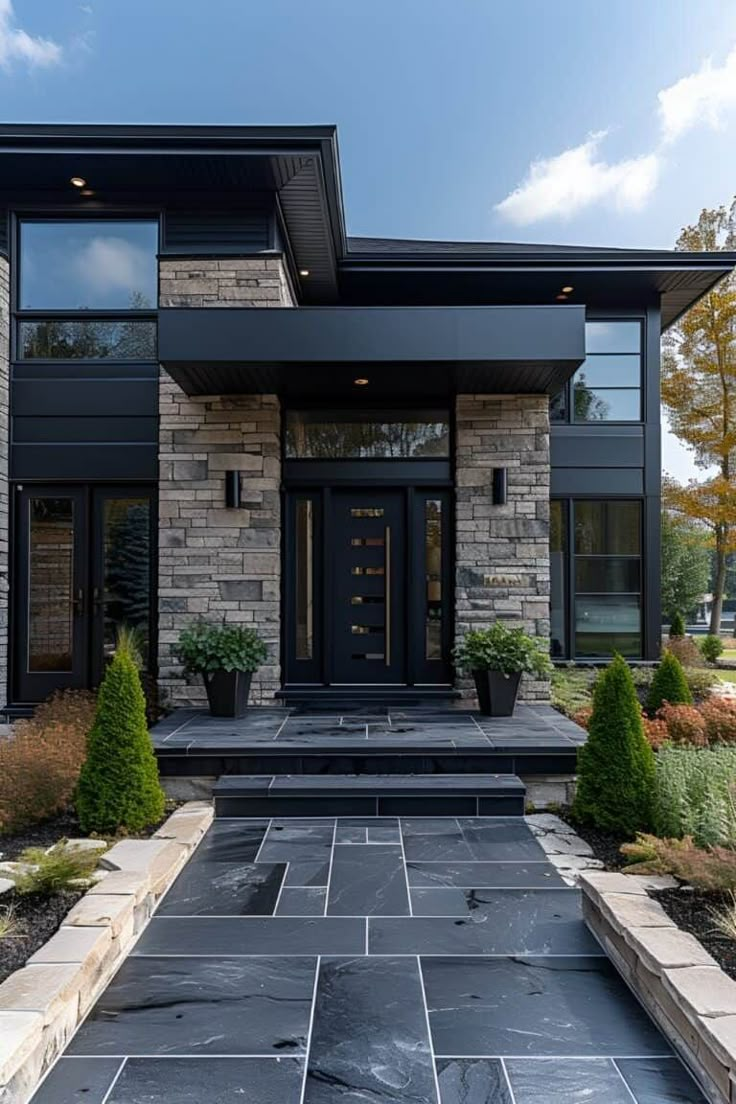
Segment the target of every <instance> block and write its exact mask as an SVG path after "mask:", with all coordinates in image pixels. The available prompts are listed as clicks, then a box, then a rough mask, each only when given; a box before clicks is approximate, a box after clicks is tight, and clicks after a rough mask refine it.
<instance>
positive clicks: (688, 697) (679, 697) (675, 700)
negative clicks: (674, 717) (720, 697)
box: [647, 651, 693, 717]
mask: <svg viewBox="0 0 736 1104" xmlns="http://www.w3.org/2000/svg"><path fill="white" fill-rule="evenodd" d="M665 702H669V703H670V705H692V703H693V696H692V694H691V693H690V687H689V686H688V684H687V679H686V677H685V672H684V670H683V667H682V664H681V663H680V661H679V659H678V658H677V656H675V655H673V654H672V652H670V651H665V653H664V655H663V656H662V661H661V663H660V664H659V667H658V668H657V670H656V671H655V672H654V678H653V679H652V685H651V686H650V687H649V693H648V694H647V711H648V713H649V714H650V715H651V716H652V717H653V716H654V714H655V713H656V712H657V710H658V709H661V708H662V706H663V705H664V703H665Z"/></svg>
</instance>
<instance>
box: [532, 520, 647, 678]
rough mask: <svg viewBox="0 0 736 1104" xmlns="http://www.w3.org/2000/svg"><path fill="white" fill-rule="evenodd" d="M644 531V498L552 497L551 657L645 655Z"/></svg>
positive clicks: (631, 656)
mask: <svg viewBox="0 0 736 1104" xmlns="http://www.w3.org/2000/svg"><path fill="white" fill-rule="evenodd" d="M641 533H642V506H641V502H639V501H623V500H617V499H595V500H588V499H578V500H576V501H564V500H560V501H554V502H553V503H552V524H551V531H550V565H551V621H552V633H551V636H552V655H553V657H555V656H556V657H560V658H563V657H566V656H571V657H578V658H590V659H598V658H604V657H606V656H610V655H611V653H612V652H614V651H616V652H620V653H621V654H622V655H625V656H628V657H630V658H636V657H639V656H641V651H642V635H641V590H642V586H641V546H642V537H641ZM568 549H571V550H572V562H571V561H570V555H569V553H568ZM568 624H569V625H570V626H571V631H570V634H569V635H570V637H571V639H569V640H568V633H567V631H566V625H568Z"/></svg>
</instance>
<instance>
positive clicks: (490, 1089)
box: [437, 1058, 631, 1104]
mask: <svg viewBox="0 0 736 1104" xmlns="http://www.w3.org/2000/svg"><path fill="white" fill-rule="evenodd" d="M437 1081H438V1084H439V1087H440V1100H441V1102H442V1104H514V1102H513V1100H512V1098H511V1094H510V1093H509V1089H508V1084H507V1082H506V1077H505V1076H504V1072H503V1066H502V1064H501V1062H500V1061H499V1060H498V1059H497V1058H466V1059H464V1058H440V1059H438V1061H437ZM629 1104H631V1102H630V1101H629Z"/></svg>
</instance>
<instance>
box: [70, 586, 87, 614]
mask: <svg viewBox="0 0 736 1104" xmlns="http://www.w3.org/2000/svg"><path fill="white" fill-rule="evenodd" d="M71 607H72V610H73V611H74V614H75V615H76V616H77V617H83V616H84V590H83V589H82V587H78V588H77V590H76V592H75V594H74V597H73V598H72V600H71Z"/></svg>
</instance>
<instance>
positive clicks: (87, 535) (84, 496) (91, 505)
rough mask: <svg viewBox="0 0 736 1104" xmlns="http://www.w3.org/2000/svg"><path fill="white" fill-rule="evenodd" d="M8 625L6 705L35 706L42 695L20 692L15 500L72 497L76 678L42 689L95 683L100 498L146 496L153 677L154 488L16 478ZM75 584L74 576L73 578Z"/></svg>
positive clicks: (22, 648)
mask: <svg viewBox="0 0 736 1104" xmlns="http://www.w3.org/2000/svg"><path fill="white" fill-rule="evenodd" d="M10 487H11V490H10V495H11V502H10V561H11V562H10V587H9V600H10V625H9V627H8V686H7V690H8V701H9V703H10V704H12V705H27V704H31V705H32V704H36V703H37V702H38V701H42V700H44V697H45V696H47V694H44V696H43V697H38V698H30V697H28V696H26V697H23V696H21V693H20V689H21V679H22V678H23V675H24V656H25V654H26V647H27V637H28V633H27V618H26V608H25V601H26V598H27V591H28V577H27V568H28V564H27V560H26V557H25V549H24V548H22V547H21V543H22V541H23V537H24V532H25V525H24V520H23V519H22V518H21V516H20V504H21V502H22V501H23V500H24V498H31V497H34V496H37V497H48V498H54V497H59V498H63V497H68V496H69V497H73V498H74V499H75V501H77V502H78V503H79V504H80V506H81V514H80V519H79V523H78V524H79V526H80V538H81V539H80V541H79V548H78V549H76V550H75V554H76V556H77V561H78V569H77V570H78V573H79V575H80V579H79V583H80V585H81V587H82V588H83V591H84V596H83V610H82V611H81V612H80V615H79V621H80V624H79V625H78V626H77V629H78V631H79V632H80V634H81V637H82V639H81V653H80V669H81V674H82V677H81V681H79V682H77V681H76V680H75V682H74V683H71V682H69V681H66V682H65V681H64V680H63V679H61V678H60V679H59V680H58V682H59V686H58V687H55V686H51V687H50V688H49V689H48V693H52V692H53V690H54V689H56V688H62V687H64V686H67V685H68V686H72V685H74V686H81V687H83V688H88V689H92V688H94V687H95V686H97V685H98V684H99V682H100V679H101V676H102V673H103V667H104V664H103V662H102V659H101V656H96V655H95V648H99V647H101V645H102V640H103V630H102V629H101V626H100V624H99V622H100V617H101V615H102V611H101V610H100V609H99V605H98V609H97V610H95V609H93V603H94V602H95V595H94V592H93V588H94V586H95V583H96V582H97V581H98V580H99V579H100V577H101V574H102V571H101V569H102V562H103V553H102V543H101V537H102V535H103V533H104V528H103V524H102V519H103V515H102V509H101V508H100V507H101V504H102V503H103V502H104V499H105V498H128V497H129V498H148V500H149V502H150V511H151V513H150V558H149V572H150V574H149V594H150V616H149V662H148V667H147V673H150V674H152V675H154V676H155V674H156V671H157V657H158V598H157V584H158V486H157V484H155V483H151V482H145V483H144V482H141V483H131V482H129V481H126V482H124V483H123V482H121V483H116V482H114V481H105V482H100V483H79V482H74V481H64V482H59V483H49V482H34V481H33V480H18V481H17V482H14V483H11V485H10ZM75 583H76V580H75Z"/></svg>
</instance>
